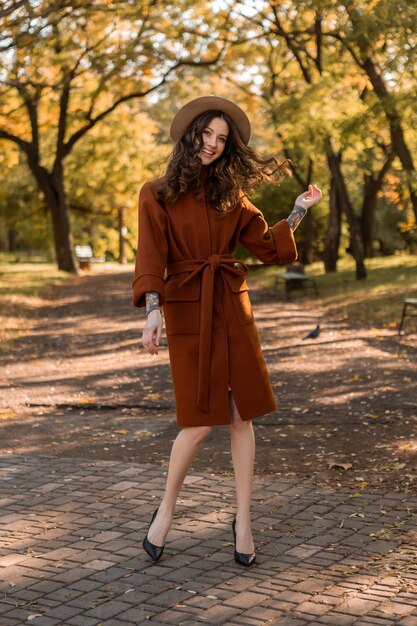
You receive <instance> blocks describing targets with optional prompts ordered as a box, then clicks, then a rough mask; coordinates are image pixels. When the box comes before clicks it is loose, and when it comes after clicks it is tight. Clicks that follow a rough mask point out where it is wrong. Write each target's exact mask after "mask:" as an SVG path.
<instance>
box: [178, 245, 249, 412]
mask: <svg viewBox="0 0 417 626" xmlns="http://www.w3.org/2000/svg"><path fill="white" fill-rule="evenodd" d="M247 271H248V267H247V265H245V264H244V263H241V262H240V261H238V260H237V259H235V258H233V256H232V255H231V254H226V255H220V254H212V255H211V256H209V257H208V259H204V260H197V259H191V260H187V261H178V262H177V263H171V264H170V265H168V267H167V272H168V276H173V275H174V274H182V273H183V272H189V274H188V275H187V276H186V277H185V278H184V280H182V281H181V282H180V283H179V285H178V286H179V287H182V286H183V285H185V284H186V283H187V282H188V281H189V280H191V279H193V278H194V277H195V276H197V275H201V296H200V336H199V343H198V392H197V408H198V409H200V411H203V412H204V413H208V412H209V396H210V360H211V338H212V322H213V305H214V278H215V275H216V272H224V273H229V274H233V275H240V276H242V274H243V273H244V274H246V272H247Z"/></svg>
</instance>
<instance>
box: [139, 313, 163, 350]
mask: <svg viewBox="0 0 417 626" xmlns="http://www.w3.org/2000/svg"><path fill="white" fill-rule="evenodd" d="M162 327H163V321H162V314H161V311H160V310H159V309H154V310H153V311H151V312H150V313H149V315H148V317H147V320H146V324H145V326H144V328H143V333H142V346H143V347H144V348H145V349H146V350H147V351H148V352H149V354H158V346H159V342H160V341H161V335H162Z"/></svg>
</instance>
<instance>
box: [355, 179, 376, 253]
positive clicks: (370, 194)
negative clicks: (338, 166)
mask: <svg viewBox="0 0 417 626" xmlns="http://www.w3.org/2000/svg"><path fill="white" fill-rule="evenodd" d="M378 190H379V185H378V181H376V180H375V178H374V177H373V176H372V175H369V174H364V182H363V205H362V211H361V222H360V223H361V234H362V242H363V248H364V253H365V257H366V258H368V259H369V258H372V257H373V256H374V250H373V240H374V222H375V208H376V202H377V194H378Z"/></svg>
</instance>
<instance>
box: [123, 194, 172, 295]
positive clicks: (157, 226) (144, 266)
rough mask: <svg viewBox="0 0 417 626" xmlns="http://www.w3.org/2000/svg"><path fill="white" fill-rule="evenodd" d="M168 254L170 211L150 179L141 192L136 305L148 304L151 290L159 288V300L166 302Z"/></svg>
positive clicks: (134, 288)
mask: <svg viewBox="0 0 417 626" xmlns="http://www.w3.org/2000/svg"><path fill="white" fill-rule="evenodd" d="M167 254H168V243H167V214H166V212H165V210H164V209H163V207H162V206H161V204H160V203H159V202H158V201H157V200H156V198H155V195H154V191H153V189H152V186H151V185H150V184H149V183H146V184H145V185H144V186H143V187H142V189H141V192H140V195H139V229H138V247H137V251H136V264H135V277H134V281H133V285H132V287H133V304H134V306H137V307H143V306H145V304H146V299H145V294H146V292H148V291H156V292H158V294H159V302H160V304H161V305H162V304H163V302H164V294H165V281H164V274H165V268H166V264H167Z"/></svg>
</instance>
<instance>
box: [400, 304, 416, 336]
mask: <svg viewBox="0 0 417 626" xmlns="http://www.w3.org/2000/svg"><path fill="white" fill-rule="evenodd" d="M409 309H411V311H412V310H413V309H417V298H405V300H404V306H403V313H402V316H401V322H400V327H399V329H398V335H401V331H402V328H403V324H404V320H405V318H406V316H407V315H409V317H417V313H412V312H411V313H410V312H409Z"/></svg>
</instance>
